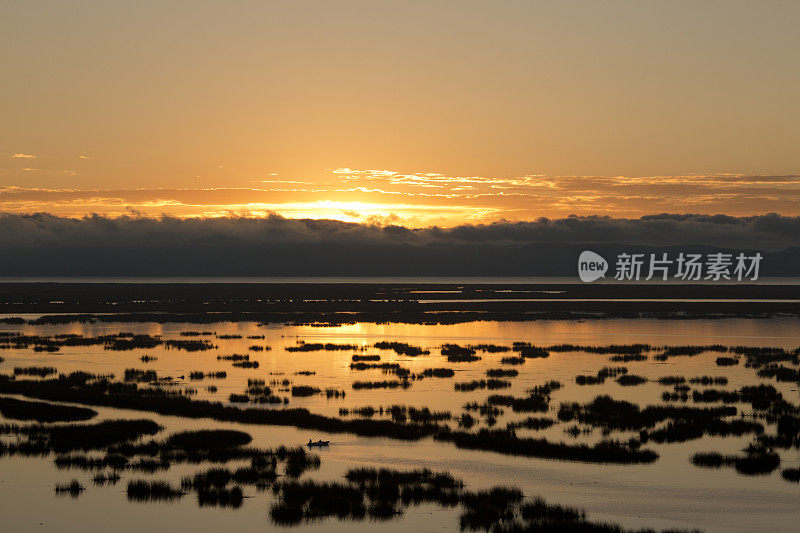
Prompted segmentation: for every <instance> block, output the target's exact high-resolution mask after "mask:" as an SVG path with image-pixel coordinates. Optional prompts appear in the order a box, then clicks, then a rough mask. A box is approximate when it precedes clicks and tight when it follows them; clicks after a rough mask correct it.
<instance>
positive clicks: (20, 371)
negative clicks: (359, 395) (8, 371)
mask: <svg viewBox="0 0 800 533" xmlns="http://www.w3.org/2000/svg"><path fill="white" fill-rule="evenodd" d="M55 373H56V369H55V368H53V367H52V366H17V367H14V375H15V376H38V377H40V378H44V377H47V376H52V375H53V374H55Z"/></svg>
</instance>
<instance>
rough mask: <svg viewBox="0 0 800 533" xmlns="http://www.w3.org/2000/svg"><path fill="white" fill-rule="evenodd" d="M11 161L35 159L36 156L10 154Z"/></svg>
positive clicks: (18, 153)
mask: <svg viewBox="0 0 800 533" xmlns="http://www.w3.org/2000/svg"><path fill="white" fill-rule="evenodd" d="M11 159H36V156H35V155H33V154H23V153H20V152H17V153H14V154H11Z"/></svg>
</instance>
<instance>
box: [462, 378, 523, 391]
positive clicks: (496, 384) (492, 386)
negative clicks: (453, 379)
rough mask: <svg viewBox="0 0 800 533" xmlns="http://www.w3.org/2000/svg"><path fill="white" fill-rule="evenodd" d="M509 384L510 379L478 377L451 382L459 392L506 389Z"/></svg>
mask: <svg viewBox="0 0 800 533" xmlns="http://www.w3.org/2000/svg"><path fill="white" fill-rule="evenodd" d="M510 386H511V382H510V381H505V380H502V379H479V380H473V381H465V382H462V383H454V384H453V388H454V389H455V390H457V391H461V392H471V391H474V390H477V389H489V390H498V389H506V388H508V387H510Z"/></svg>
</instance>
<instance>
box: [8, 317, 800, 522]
mask: <svg viewBox="0 0 800 533" xmlns="http://www.w3.org/2000/svg"><path fill="white" fill-rule="evenodd" d="M2 330H4V331H19V332H21V333H24V334H33V335H54V334H65V333H69V334H80V335H84V336H87V337H88V336H97V335H103V334H110V333H118V332H121V331H129V332H134V333H147V334H150V335H161V336H162V337H163V338H165V339H171V338H175V339H178V338H183V339H186V338H198V337H181V336H180V332H181V331H187V330H196V331H209V332H213V333H214V335H211V336H205V337H199V338H206V339H209V340H211V341H212V342H213V343H214V344H215V345H217V348H216V349H214V350H209V351H202V352H191V353H190V352H185V351H181V350H174V349H173V350H165V349H163V348H161V347H159V348H157V349H152V350H133V351H124V352H111V351H104V350H103V349H102V347H75V348H70V347H67V348H62V350H61V351H60V352H57V353H54V354H45V353H37V352H34V351H33V350H28V349H26V350H4V351H3V352H2V353H0V355H1V356H2V357H3V358H5V361H4V362H2V363H0V372H6V373H7V372H11V371H12V369H13V367H15V366H26V365H46V366H53V367H56V368H57V369H58V370H59V372H71V371H75V370H86V371H89V372H93V373H114V374H115V375H117V376H121V375H122V373H123V371H124V370H125V369H126V368H138V369H152V370H156V371H157V372H158V374H159V376H172V377H174V378H177V383H178V384H177V385H176V386H175V388H186V387H189V388H193V389H197V396H198V397H201V398H207V399H217V400H220V401H226V400H227V397H228V395H229V394H230V393H233V392H236V393H241V392H243V390H244V389H245V388H246V383H247V379H251V378H260V379H264V380H266V381H267V382H269V381H270V380H271V379H289V380H291V382H292V384H293V385H313V386H318V387H321V388H326V387H333V388H337V389H340V390H344V391H345V392H346V397H345V398H343V399H342V398H339V399H333V398H332V399H326V398H325V396H324V395H318V396H314V397H310V398H293V397H291V396H289V400H290V403H289V404H288V407H306V408H308V409H310V410H312V411H314V412H318V413H321V414H326V415H329V416H338V414H339V409H340V408H343V407H348V408H351V407H363V406H374V407H379V406H389V405H392V404H404V405H413V406H417V407H424V406H427V407H429V408H430V409H431V410H435V411H450V412H452V413H453V414H454V415H456V416H457V415H458V414H460V413H461V411H462V405H463V404H464V403H466V402H470V401H476V402H481V401H483V400H484V399H485V398H486V396H487V395H488V394H490V393H491V392H487V391H485V390H483V391H481V390H478V391H474V392H468V393H465V392H455V391H454V390H453V383H454V382H456V381H469V380H473V379H481V378H485V373H486V370H487V369H489V368H498V367H500V366H501V365H500V364H499V361H500V359H501V358H502V357H504V356H508V355H513V354H510V353H499V354H490V353H480V352H479V355H480V356H481V357H482V359H481V360H480V361H477V362H474V363H449V362H447V360H446V357H444V356H442V355H441V354H440V351H439V349H440V347H441V345H442V344H444V343H457V344H461V345H465V344H479V343H491V344H500V345H508V346H510V345H511V343H512V342H515V341H528V342H532V343H534V344H536V345H541V346H547V345H553V344H561V343H570V344H580V345H608V344H632V343H647V344H652V345H687V344H704V345H709V344H723V345H730V346H733V345H747V346H780V347H789V348H796V347H798V346H800V320H798V319H770V320H752V319H747V320H745V319H742V320H738V319H732V320H727V319H726V320H686V321H677V320H675V321H672V320H597V321H582V322H577V321H537V322H476V323H468V324H457V325H444V326H420V325H410V324H365V323H359V324H353V325H343V326H338V327H312V326H278V325H271V326H259V325H258V324H256V323H252V322H243V323H219V324H210V325H209V324H205V325H194V324H115V323H106V324H68V325H59V326H28V325H26V326H3V327H2ZM225 334H227V335H232V334H233V335H242V337H243V338H241V339H219V338H217V336H218V335H225ZM248 335H264V336H265V338H264V339H258V340H253V339H247V338H246V337H247V336H248ZM381 340H388V341H398V342H406V343H409V344H412V345H416V346H420V347H423V348H426V349H429V350H430V351H431V353H430V355H422V356H419V357H413V358H412V357H405V356H399V355H397V354H395V353H394V352H391V351H386V350H377V349H375V348H373V347H372V346H373V344H374V343H376V342H378V341H381ZM298 341H305V342H309V343H310V342H315V343H316V342H320V343H328V342H330V343H339V344H355V345H358V346H361V347H363V350H361V349H359V350H357V351H355V352H354V351H352V350H346V351H319V352H294V353H291V352H287V351H285V348H286V347H289V346H294V345H297V344H298ZM254 344H255V345H260V346H269V347H270V348H271V349H270V350H269V351H263V352H258V351H249V350H248V348H249V347H250V346H251V345H254ZM232 353H240V354H245V353H248V354H250V359H251V360H256V361H258V362H259V363H260V366H259V368H258V369H238V368H233V367H231V365H230V362H227V361H219V360H217V356H218V355H229V354H232ZM353 353H359V354H362V355H363V354H377V355H380V356H381V361H382V362H390V363H395V362H396V363H399V364H401V365H402V366H404V367H407V368H409V369H410V370H411V371H412V372H421V371H422V370H424V369H426V368H436V367H446V368H453V369H454V370H455V371H456V375H455V377H454V378H448V379H437V378H429V379H425V380H422V381H416V382H413V384H412V386H411V387H410V388H409V389H406V390H402V389H395V390H371V391H370V390H361V391H356V390H353V389H352V383H353V381H355V380H383V379H393V378H394V377H393V376H387V375H384V374H383V373H382V371H381V370H377V369H376V370H367V371H355V370H351V368H350V363H351V357H352V355H353ZM142 355H150V356H153V357H157V360H155V361H153V362H151V363H147V364H145V363H142V361H141V360H140V357H141V356H142ZM719 355H720V354H718V353H714V352H707V353H704V354H701V355H698V356H695V357H675V358H671V359H669V360H667V361H665V362H656V361H653V360H652V358H651V359H648V360H647V361H643V362H629V363H624V366H626V367H627V368H628V369H629V372H630V373H633V374H639V375H643V376H645V377H648V378H651V379H655V378H658V377H660V376H666V375H676V374H677V375H683V376H686V377H687V378H688V377H692V376H699V375H714V376H726V377H727V378H728V379H729V381H730V383H729V385H728V386H727V387H725V388H727V389H733V388H737V387H740V386H742V385H746V384H754V383H758V382H759V380H758V378H757V377H756V375H755V372H754V371H753V370H750V369H747V368H744V366H743V365H742V364H740V365H737V366H733V367H719V366H717V365H716V363H715V359H716V358H717V357H718V356H719ZM617 364H623V363H611V362H610V361H609V356H607V355H598V354H587V353H583V352H565V353H553V354H552V355H551V356H550V357H549V358H546V359H528V360H526V362H525V364H523V365H518V366H514V367H509V366H505V368H515V369H517V370H519V372H520V374H519V376H518V377H515V378H511V379H510V381H511V383H512V386H511V388H510V389H504V390H502V391H499V392H500V393H502V394H521V393H523V391H525V390H526V389H528V388H530V387H532V386H535V385H539V384H542V383H544V382H546V381H548V380H551V379H557V380H560V381H561V382H563V383H564V387H563V388H562V389H561V390H558V391H556V392H555V393H554V394H553V401H552V402H551V411H553V412H551V413H549V414H547V413H544V414H543V413H539V414H537V415H536V416H541V415H547V416H551V417H554V416H555V412H554V411H555V410H557V409H558V405H559V403H560V402H566V401H580V402H584V401H589V400H591V399H592V398H594V397H595V396H597V395H599V394H610V395H612V396H613V397H614V398H615V399H624V400H629V401H634V402H637V403H639V404H640V405H642V406H645V405H648V404H656V403H660V402H661V398H660V395H661V392H663V391H664V390H668V388H666V387H663V386H660V385H658V384H657V383H646V384H644V385H641V386H636V387H622V386H620V385H618V384H617V383H615V382H614V381H613V380H608V381H606V383H605V384H603V385H597V386H578V385H576V384H575V383H574V378H575V376H576V375H578V374H595V373H596V372H597V371H598V370H600V369H601V368H602V367H604V366H611V365H617ZM193 370H203V371H209V370H225V371H226V372H227V378H226V379H224V380H216V379H215V380H202V381H191V380H189V379H188V376H189V372H191V371H193ZM299 371H314V372H316V374H314V375H310V376H302V375H295V373H296V372H299ZM181 376H183V379H180V377H181ZM771 383H772V384H773V385H775V386H776V387H777V388H778V389H779V390H781V392H783V393H784V395H785V397H786V398H787V399H789V400H790V401H793V402H795V403H796V402H797V396H798V392H797V390H796V386H795V385H794V384H791V383H789V384H787V383H783V384H780V383H774V382H771ZM208 385H215V386H217V389H218V390H217V392H216V393H210V392H208V391H207V390H206V387H207V386H208ZM278 394H279V395H282V396H284V395H286V396H288V393H286V392H278ZM689 405H691V401H690V402H689ZM97 410H98V411H99V412H100V416H101V418H120V417H123V418H127V417H130V418H149V419H153V420H156V421H157V422H159V423H161V424H163V425H164V426H166V428H167V432H171V431H175V430H179V429H184V428H196V429H199V428H207V427H231V428H240V429H243V430H244V431H247V432H248V433H250V434H251V435H253V437H254V444H255V445H257V446H264V447H268V446H278V445H281V444H286V445H297V444H301V443H304V442H306V441H307V440H308V439H309V438H314V439H316V438H324V439H330V440H331V441H332V444H331V447H330V449H328V450H322V451H321V452H320V454H321V456H322V467H321V468H320V470H319V471H316V472H312V473H310V474H306V475H310V476H311V477H313V478H315V479H331V480H335V479H340V478H341V476H342V474H343V473H344V472H345V470H346V469H348V468H352V467H354V466H363V465H369V466H389V467H392V468H412V467H420V466H428V467H430V468H433V469H444V470H448V471H450V472H452V473H453V474H454V475H456V476H458V477H461V478H463V479H464V481H465V482H466V484H467V486H468V487H469V488H472V489H477V488H486V487H490V486H494V485H498V484H511V485H517V486H519V487H520V488H522V489H523V491H524V492H525V493H526V495H537V494H538V495H542V496H544V497H545V498H546V499H547V500H548V501H550V502H553V503H562V504H569V505H575V506H578V507H581V508H584V509H585V510H586V511H587V513H588V516H589V518H590V519H595V520H609V521H614V522H618V523H620V524H622V525H624V526H626V527H655V528H664V527H679V528H692V527H697V528H702V529H705V530H707V531H742V530H760V531H790V530H791V531H793V530H796V523H797V522H796V520H797V518H798V513H797V504H798V503H800V495H798V488H797V485H794V484H790V483H787V482H785V481H784V480H782V479H781V477H780V474H779V472H778V471H776V472H775V473H773V474H771V475H767V476H754V477H745V476H741V475H739V474H737V473H736V472H735V471H734V470H732V469H722V470H706V469H699V468H696V467H694V466H692V465H691V464H690V463H689V457H690V456H691V454H692V453H694V452H696V451H711V450H718V451H721V452H723V453H735V452H737V451H739V450H740V449H741V448H743V447H744V446H745V445H746V444H747V443H748V442H750V441H751V436H745V437H742V438H724V439H723V438H711V437H704V438H703V439H699V440H694V441H689V442H687V443H683V444H667V445H656V444H651V443H648V444H647V445H646V447H648V448H652V449H655V450H656V451H657V452H658V453H659V454H660V456H661V457H660V459H659V460H658V461H657V462H656V463H654V464H650V465H636V466H617V465H595V464H584V463H573V462H563V461H553V460H539V459H531V458H520V457H510V456H504V455H500V454H496V453H491V452H476V451H466V450H459V449H457V448H455V447H454V446H452V445H450V444H446V443H441V442H434V441H432V440H423V441H418V442H399V441H395V440H391V439H384V438H364V437H357V436H353V435H340V434H335V435H326V434H324V433H318V432H315V433H313V434H310V433H309V432H308V431H303V430H298V429H295V428H285V427H271V426H242V425H239V424H230V423H220V422H216V421H211V420H187V419H181V418H178V417H161V416H158V415H155V414H151V413H145V412H126V411H123V410H117V409H97ZM509 411H510V410H509ZM524 416H527V415H522V416H519V415H514V414H512V413H506V415H505V417H507V418H508V419H509V420H512V419H514V418H524ZM505 421H506V418H501V420H500V421H499V422H498V427H504V426H505ZM564 429H565V426H564V425H563V424H557V425H556V426H553V427H551V428H549V429H547V430H544V431H538V432H530V435H531V436H542V437H547V438H548V439H549V440H553V441H565V442H575V441H576V440H577V441H585V442H589V443H591V442H595V441H597V440H599V439H600V437H601V435H600V434H599V430H595V431H594V432H593V433H592V434H590V435H581V436H580V437H579V438H578V439H574V438H573V437H571V436H569V435H567V434H566V433H565V432H564ZM524 433H525V432H524V431H521V432H520V434H524ZM781 455H782V459H783V461H782V467H796V466H797V464H798V463H799V462H800V461H798V455H797V452H796V451H792V450H789V451H782V452H781ZM195 470H196V469H195V468H187V467H186V466H183V465H182V466H177V467H173V468H172V469H170V470H169V471H168V472H166V473H159V474H155V475H154V476H153V477H154V478H157V479H169V480H172V481H174V482H177V481H179V480H180V478H181V477H182V476H184V475H187V474H189V473H191V472H193V471H195ZM90 477H91V475H90V474H89V473H85V472H80V471H59V470H56V469H55V468H54V467H53V465H52V462H51V460H50V459H28V458H17V457H14V458H5V459H3V460H1V461H0V513H2V516H3V520H4V527H3V529H4V530H8V531H41V530H57V531H79V530H81V531H82V530H85V529H95V528H96V529H98V530H99V529H101V528H103V529H105V528H109V527H112V526H113V528H114V529H115V530H119V531H141V530H142V529H143V528H148V529H155V530H158V531H162V530H168V529H178V530H192V531H219V530H220V529H222V528H226V529H230V530H242V531H252V530H259V531H262V530H277V529H281V528H277V527H276V526H274V525H273V524H271V522H270V520H269V515H268V511H269V502H270V496H268V495H265V494H259V493H256V492H255V491H251V493H249V494H248V496H253V497H252V498H250V499H248V500H246V501H245V504H244V505H243V507H242V508H241V509H238V510H223V509H218V508H198V507H197V505H196V503H195V502H194V501H193V500H192V499H191V498H189V497H187V498H184V499H183V500H182V501H180V502H178V503H173V504H167V503H149V504H136V503H129V502H128V501H127V499H126V497H125V488H124V487H125V477H124V476H123V482H122V483H120V484H118V485H117V486H116V487H93V486H92V485H91V481H90ZM136 477H146V476H141V475H138V474H137V476H136ZM72 478H79V479H83V478H85V479H83V481H84V485H86V486H87V487H88V490H87V491H85V493H84V494H83V495H81V496H80V497H79V498H77V499H74V500H73V499H71V498H68V497H67V498H64V497H56V496H54V495H53V485H54V484H55V483H56V482H64V481H68V480H70V479H72ZM322 528H324V529H325V530H326V531H354V530H355V531H358V530H374V529H375V528H376V524H374V523H370V522H362V523H355V524H354V523H344V522H338V521H335V520H331V521H325V522H321V523H317V524H306V525H303V526H301V527H299V528H296V529H299V530H313V529H322ZM380 528H381V529H382V530H386V531H395V530H397V531H399V530H401V529H403V530H408V529H409V528H412V529H413V530H414V531H440V530H449V531H457V530H458V516H457V513H456V512H455V511H452V510H441V509H439V508H436V507H432V506H421V507H417V508H410V509H409V510H408V511H407V512H406V514H405V516H404V517H403V518H402V519H399V520H395V521H390V522H385V523H381V524H380Z"/></svg>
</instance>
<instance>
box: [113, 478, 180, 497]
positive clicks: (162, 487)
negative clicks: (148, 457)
mask: <svg viewBox="0 0 800 533" xmlns="http://www.w3.org/2000/svg"><path fill="white" fill-rule="evenodd" d="M127 494H128V500H130V501H135V502H152V501H173V500H177V499H179V498H182V497H183V496H185V494H186V493H184V492H182V491H181V490H179V489H176V488H173V487H172V486H171V485H169V484H168V483H165V482H164V481H144V480H134V481H129V482H128V488H127Z"/></svg>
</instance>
